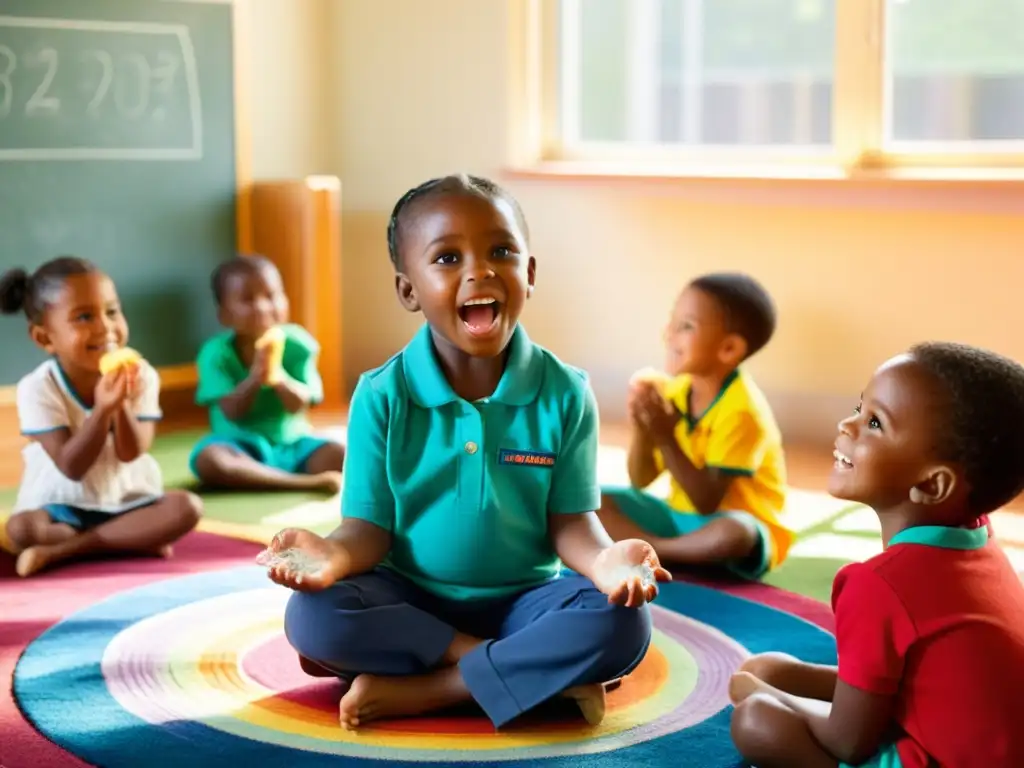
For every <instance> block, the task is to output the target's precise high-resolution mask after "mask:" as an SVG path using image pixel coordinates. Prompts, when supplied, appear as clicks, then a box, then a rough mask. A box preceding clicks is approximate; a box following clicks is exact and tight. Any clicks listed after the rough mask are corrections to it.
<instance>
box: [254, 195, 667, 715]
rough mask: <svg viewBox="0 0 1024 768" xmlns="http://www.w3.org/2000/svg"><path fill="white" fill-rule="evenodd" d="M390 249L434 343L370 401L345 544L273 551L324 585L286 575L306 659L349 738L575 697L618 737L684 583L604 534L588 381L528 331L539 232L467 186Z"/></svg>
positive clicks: (358, 420) (351, 474) (407, 214)
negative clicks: (609, 703)
mask: <svg viewBox="0 0 1024 768" xmlns="http://www.w3.org/2000/svg"><path fill="white" fill-rule="evenodd" d="M388 232H389V237H388V244H389V249H390V254H391V261H392V264H393V266H394V270H395V286H396V288H397V293H398V299H399V301H400V303H401V304H402V306H403V307H404V308H405V309H406V310H408V311H410V312H422V313H423V315H424V317H425V319H426V323H425V324H424V325H423V326H422V328H421V329H420V330H419V331H418V332H417V333H416V335H415V336H414V337H413V339H412V340H411V341H410V342H409V344H408V345H407V346H406V347H405V348H404V349H403V350H401V351H400V352H399V353H397V354H396V355H395V356H394V357H392V358H391V360H389V361H388V362H387V363H385V364H384V365H383V366H381V367H380V368H378V369H376V370H374V371H370V372H368V373H366V374H364V375H363V376H362V377H361V378H360V380H359V385H358V386H357V387H356V390H355V393H354V394H353V396H352V405H351V410H350V417H349V433H348V434H349V452H348V458H347V461H348V465H347V467H346V472H345V487H344V491H343V493H342V506H341V513H342V520H341V524H340V526H339V527H338V528H337V530H336V531H335V532H334V533H332V534H331V535H329V536H327V537H320V536H317V535H316V534H314V533H313V532H311V531H307V530H301V529H294V528H292V529H288V530H285V531H282V532H281V533H279V534H278V536H277V537H276V538H275V540H274V542H273V544H272V546H271V552H272V553H274V554H275V555H281V556H282V557H283V556H284V554H283V553H292V554H294V552H295V551H298V552H299V553H301V554H302V555H303V556H304V558H303V559H305V560H312V561H314V563H318V566H317V567H316V568H313V569H312V572H308V571H304V570H302V569H298V568H296V567H295V566H294V565H293V564H294V563H295V562H301V560H300V561H296V560H294V559H293V560H291V561H290V562H289V561H286V562H284V563H279V562H273V561H272V562H271V563H270V564H269V567H270V571H269V573H270V576H271V578H272V579H274V580H275V581H277V582H278V583H280V584H283V585H286V586H288V587H290V588H292V589H294V590H296V592H295V594H293V595H292V596H291V598H290V599H289V602H288V607H287V609H286V612H285V618H284V625H285V632H286V634H287V637H288V640H289V642H290V643H291V644H292V646H293V647H294V648H295V649H296V650H297V652H298V653H299V654H300V656H301V657H302V659H303V661H302V663H303V667H304V668H305V669H306V670H307V671H313V672H319V673H320V674H330V675H337V676H338V677H339V678H342V679H343V680H345V681H346V686H345V687H347V690H346V692H345V693H344V695H343V696H342V698H341V702H340V704H339V715H340V722H341V724H342V726H344V727H346V728H358V727H362V726H363V725H365V724H366V723H368V722H370V721H371V720H374V719H378V718H383V717H395V716H399V715H413V714H419V713H423V712H428V711H431V710H436V709H440V708H442V707H446V706H449V705H453V704H459V703H463V702H470V701H475V702H476V703H477V704H479V705H480V707H481V708H482V709H483V711H484V712H485V713H486V715H487V716H488V718H490V720H491V722H492V723H493V724H494V726H495V727H497V728H500V727H503V726H504V725H506V724H508V723H510V722H511V721H513V720H515V719H516V718H517V717H518V716H519V715H520V714H522V713H523V712H527V711H530V710H532V709H534V708H535V707H536V706H538V705H539V704H541V703H543V702H545V701H548V700H549V699H552V698H555V697H559V696H562V697H567V698H568V699H572V700H573V701H575V702H577V703H578V704H579V709H580V711H581V713H582V714H583V715H584V716H585V717H586V718H587V720H588V721H590V722H592V723H596V722H597V721H598V720H600V719H601V718H602V717H603V716H604V703H605V702H604V688H603V686H602V684H603V683H605V682H610V681H613V680H615V679H616V678H619V677H621V676H622V675H624V674H626V673H627V672H629V671H630V670H631V669H633V668H634V667H635V666H636V665H637V664H639V663H640V661H641V660H642V659H643V657H644V655H645V653H646V652H647V648H648V646H649V644H650V640H651V616H650V612H649V610H648V608H647V602H648V601H649V600H652V599H653V598H654V597H655V595H656V593H657V585H656V583H655V582H656V581H661V580H665V579H667V578H669V575H668V573H667V572H666V571H664V569H662V568H661V566H660V565H659V563H658V559H657V555H656V554H655V552H654V551H653V550H652V549H651V547H650V545H649V544H647V543H646V542H644V541H638V540H633V541H624V542H618V543H612V542H611V541H609V539H608V537H607V535H606V534H605V532H604V530H603V529H602V528H601V525H600V523H599V522H598V520H597V518H596V516H595V514H594V511H595V510H596V509H597V506H598V503H599V501H600V492H599V486H598V484H597V467H596V462H597V452H598V426H599V425H598V411H597V404H596V402H595V399H594V395H593V392H592V391H591V389H590V385H589V382H588V380H587V376H586V375H585V374H584V373H583V372H582V371H580V370H578V369H575V368H572V367H570V366H568V365H566V364H565V363H563V362H562V361H560V360H559V359H558V358H557V357H555V356H554V355H553V354H552V353H551V352H549V351H548V350H546V349H544V348H542V347H540V346H538V345H537V344H535V343H534V342H533V341H531V340H530V338H529V336H527V334H526V331H525V330H524V329H523V327H522V325H521V324H520V322H519V318H520V314H521V313H522V311H523V308H524V306H525V305H526V302H527V300H528V299H529V297H530V294H531V293H532V292H533V287H534V284H535V279H536V259H535V258H534V256H533V254H532V253H531V252H530V248H529V239H528V232H527V226H526V221H525V218H524V216H523V213H522V211H521V210H520V208H519V206H518V204H517V203H516V202H515V200H514V199H513V198H512V196H511V195H510V194H509V193H508V192H506V191H505V190H503V189H502V188H501V187H499V186H497V185H496V184H494V183H492V182H490V181H488V180H487V179H482V178H478V177H472V176H451V177H446V178H442V179H434V180H431V181H428V182H426V183H424V184H422V185H420V186H419V187H416V188H415V189H413V190H411V191H410V192H408V193H407V194H406V195H405V196H404V197H402V198H401V200H399V202H398V204H397V205H396V206H395V209H394V213H393V214H392V218H391V224H390V226H389V230H388ZM563 563H564V564H565V565H567V566H569V567H570V568H571V569H572V570H573V571H575V573H566V572H565V571H564V570H563V569H562V564H563Z"/></svg>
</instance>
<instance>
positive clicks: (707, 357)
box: [599, 272, 793, 579]
mask: <svg viewBox="0 0 1024 768" xmlns="http://www.w3.org/2000/svg"><path fill="white" fill-rule="evenodd" d="M774 330H775V307H774V305H773V303H772V300H771V298H770V297H769V295H768V293H767V292H766V291H765V290H764V288H763V287H762V286H761V285H760V284H759V283H758V282H757V281H755V280H754V279H753V278H751V277H750V276H748V275H744V274H740V273H732V272H725V273H714V274H708V275H703V276H701V277H698V278H697V279H695V280H693V281H692V282H691V283H690V284H689V285H688V286H687V287H686V288H685V289H684V290H683V292H682V293H681V294H680V295H679V298H678V299H677V301H676V304H675V307H674V308H673V311H672V316H671V318H670V321H669V324H668V327H667V328H666V329H665V334H664V341H665V348H666V353H667V355H666V357H667V364H666V372H665V373H663V374H656V373H655V375H647V376H636V377H634V380H633V381H632V382H631V383H630V388H629V395H628V400H627V410H628V413H629V421H630V429H631V433H632V434H631V438H630V444H629V453H628V457H627V463H628V469H629V478H630V481H631V487H628V488H614V487H607V488H604V489H603V494H602V500H601V511H600V513H599V514H600V518H601V522H602V523H604V526H605V528H606V529H607V530H608V533H609V534H610V535H611V536H612V538H614V539H630V538H636V537H642V538H645V539H647V540H648V541H650V542H651V544H652V545H653V546H654V548H655V550H656V551H657V552H658V555H659V557H660V558H661V561H662V562H663V563H664V564H665V565H667V566H671V565H688V566H724V567H725V568H727V569H729V570H730V571H732V572H734V573H735V574H737V575H739V576H742V577H744V578H747V579H759V578H760V577H761V576H763V575H764V574H765V573H766V572H767V571H768V570H769V569H771V568H774V567H776V566H778V565H779V564H780V563H781V562H782V561H783V560H784V559H785V558H786V554H787V552H788V550H789V547H790V545H791V544H792V542H793V533H792V531H790V530H789V528H787V527H786V526H785V525H783V524H782V522H780V520H779V513H780V512H781V511H782V507H783V504H784V502H785V497H786V467H785V461H784V457H783V451H782V439H781V436H780V434H779V429H778V426H777V425H776V423H775V418H774V416H773V415H772V410H771V407H770V406H769V405H768V401H767V400H766V399H765V397H764V395H763V394H762V393H761V390H760V389H759V388H758V387H757V385H756V384H755V382H754V380H753V378H752V377H751V376H750V374H749V373H748V372H747V371H746V370H744V369H743V367H742V364H743V363H744V362H745V361H747V360H749V359H750V358H751V357H752V356H753V355H755V354H757V353H758V352H759V351H761V349H763V348H764V346H765V345H766V344H767V343H768V341H769V340H770V339H771V337H772V334H773V333H774ZM665 472H667V473H668V474H669V479H670V481H671V482H670V491H669V495H668V498H667V499H662V498H659V497H658V496H656V495H654V494H653V493H651V492H650V491H649V490H647V489H648V486H650V485H652V484H653V483H654V481H655V480H657V479H658V478H659V477H660V476H661V475H662V474H664V473H665Z"/></svg>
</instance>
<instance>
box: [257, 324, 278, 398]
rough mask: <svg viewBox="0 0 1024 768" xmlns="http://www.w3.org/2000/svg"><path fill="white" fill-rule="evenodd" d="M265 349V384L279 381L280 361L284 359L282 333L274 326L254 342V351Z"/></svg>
mask: <svg viewBox="0 0 1024 768" xmlns="http://www.w3.org/2000/svg"><path fill="white" fill-rule="evenodd" d="M264 347H266V348H267V350H268V351H267V383H268V384H276V383H277V382H278V381H280V379H281V361H282V359H283V358H284V331H282V330H281V329H280V328H279V327H278V326H276V325H275V326H274V327H273V328H271V329H270V330H269V331H267V332H266V333H264V334H263V335H262V336H260V337H259V338H258V339H257V340H256V349H263V348H264Z"/></svg>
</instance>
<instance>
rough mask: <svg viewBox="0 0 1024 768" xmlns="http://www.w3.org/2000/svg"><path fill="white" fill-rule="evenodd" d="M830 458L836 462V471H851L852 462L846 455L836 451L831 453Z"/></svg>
mask: <svg viewBox="0 0 1024 768" xmlns="http://www.w3.org/2000/svg"><path fill="white" fill-rule="evenodd" d="M832 458H834V459H835V460H836V461H835V467H836V469H853V462H852V461H850V458H849V457H848V456H847V455H846V454H844V453H840V452H839V450H838V449H837V450H834V451H832Z"/></svg>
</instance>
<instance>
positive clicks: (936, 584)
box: [832, 526, 1024, 768]
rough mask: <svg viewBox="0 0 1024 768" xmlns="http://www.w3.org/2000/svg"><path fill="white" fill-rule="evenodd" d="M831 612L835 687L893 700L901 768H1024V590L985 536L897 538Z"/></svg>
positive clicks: (984, 530) (847, 570) (923, 531)
mask: <svg viewBox="0 0 1024 768" xmlns="http://www.w3.org/2000/svg"><path fill="white" fill-rule="evenodd" d="M832 610H833V611H834V612H835V616H836V645H837V650H838V655H839V679H841V680H842V681H843V682H844V683H846V684H847V685H851V686H853V687H855V688H859V689H860V690H863V691H867V692H869V693H877V694H890V695H893V694H894V695H896V697H897V710H896V718H897V721H898V723H899V725H900V727H901V728H902V730H903V733H904V734H905V736H903V737H901V738H900V740H899V741H898V742H897V749H898V751H899V755H900V760H901V761H902V763H903V766H904V768H927V766H928V765H929V764H931V765H934V764H935V762H937V763H938V764H939V765H940V766H944V767H945V766H948V767H949V768H1003V767H1004V766H1005V767H1006V768H1020V767H1021V766H1024V715H1022V709H1024V705H1022V700H1024V585H1022V584H1021V581H1020V579H1019V577H1018V576H1017V574H1016V572H1015V571H1014V569H1013V567H1012V566H1011V565H1010V562H1009V560H1008V559H1007V557H1006V555H1005V554H1004V553H1003V551H1002V550H1001V549H1000V548H999V546H998V545H997V544H996V543H995V542H990V541H989V528H988V526H981V527H979V528H976V529H974V530H967V529H962V528H939V527H930V526H929V527H921V528H911V529H908V530H906V531H903V532H902V533H900V534H899V535H897V536H894V537H893V539H892V541H891V542H890V544H889V547H888V548H887V549H886V551H885V552H883V553H882V554H880V555H878V556H877V557H874V558H872V559H870V560H868V561H867V562H864V563H852V564H850V565H847V566H845V567H844V568H843V569H842V570H840V571H839V573H838V575H837V576H836V580H835V583H834V585H833V588H832ZM930 760H931V761H935V762H931V763H929V761H930Z"/></svg>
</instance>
